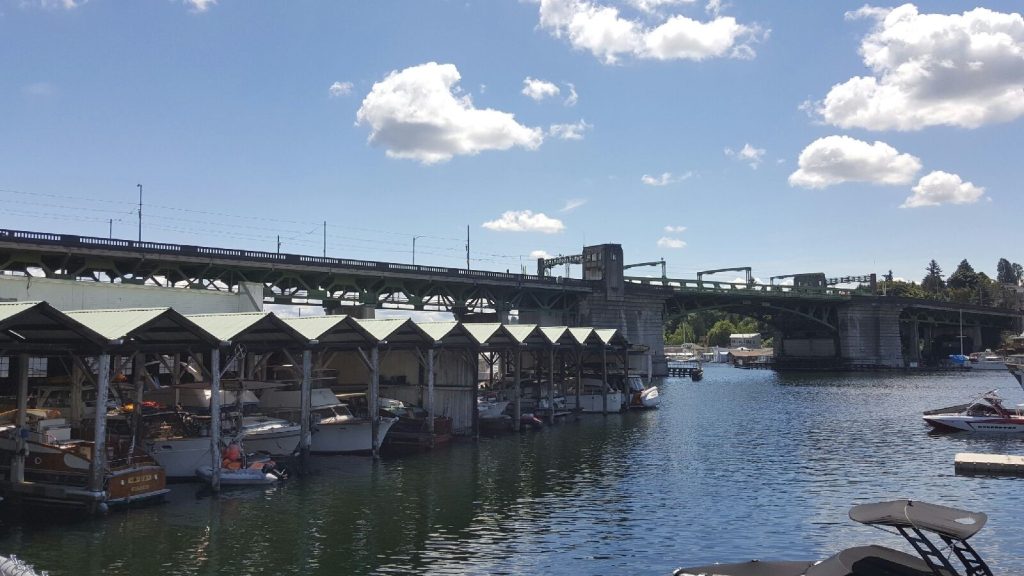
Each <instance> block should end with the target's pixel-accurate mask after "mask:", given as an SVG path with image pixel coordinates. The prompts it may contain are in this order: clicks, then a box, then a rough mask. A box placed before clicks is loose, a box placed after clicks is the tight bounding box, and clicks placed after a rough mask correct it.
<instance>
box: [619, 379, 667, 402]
mask: <svg viewBox="0 0 1024 576" xmlns="http://www.w3.org/2000/svg"><path fill="white" fill-rule="evenodd" d="M626 390H627V393H628V394H629V407H630V408H657V407H658V404H660V403H661V397H660V396H659V395H658V388H657V387H656V386H644V381H643V379H642V378H640V377H639V376H627V377H626Z"/></svg>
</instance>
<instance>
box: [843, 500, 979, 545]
mask: <svg viewBox="0 0 1024 576" xmlns="http://www.w3.org/2000/svg"><path fill="white" fill-rule="evenodd" d="M850 519H851V520H853V521H855V522H860V523H861V524H867V525H868V526H876V525H877V526H893V527H913V528H919V529H923V530H930V531H932V532H935V533H937V534H939V535H941V536H949V537H951V538H956V539H958V540H967V539H968V538H970V537H971V536H974V535H975V534H977V533H978V531H979V530H981V529H982V527H984V526H985V522H986V521H987V520H988V516H986V515H985V514H984V513H982V512H968V511H967V510H960V509H958V508H950V507H948V506H939V505H938V504H928V503H925V502H913V501H910V500H893V501H891V502H878V503H875V504H861V505H859V506H854V507H853V508H851V509H850Z"/></svg>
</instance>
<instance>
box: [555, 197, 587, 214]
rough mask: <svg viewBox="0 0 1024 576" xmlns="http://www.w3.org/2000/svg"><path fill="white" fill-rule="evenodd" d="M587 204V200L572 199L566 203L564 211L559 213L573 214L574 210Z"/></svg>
mask: <svg viewBox="0 0 1024 576" xmlns="http://www.w3.org/2000/svg"><path fill="white" fill-rule="evenodd" d="M586 203H587V199H586V198H570V199H569V200H566V201H565V206H562V209H561V210H559V212H572V211H573V210H575V209H577V208H579V207H580V206H583V205H584V204H586Z"/></svg>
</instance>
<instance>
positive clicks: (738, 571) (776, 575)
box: [672, 560, 814, 576]
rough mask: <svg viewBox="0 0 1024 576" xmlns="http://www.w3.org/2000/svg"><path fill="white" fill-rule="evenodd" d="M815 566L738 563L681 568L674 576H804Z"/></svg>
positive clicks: (802, 563)
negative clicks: (808, 569)
mask: <svg viewBox="0 0 1024 576" xmlns="http://www.w3.org/2000/svg"><path fill="white" fill-rule="evenodd" d="M812 565H814V562H812V561H809V560H806V561H805V560H800V561H796V562H761V561H760V560H751V561H749V562H737V563H735V564H710V565H708V566H695V567H693V568H680V569H678V570H676V571H675V572H673V573H672V574H673V576H804V574H805V573H806V572H807V568H808V567H810V566H812Z"/></svg>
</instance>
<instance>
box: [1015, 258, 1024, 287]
mask: <svg viewBox="0 0 1024 576" xmlns="http://www.w3.org/2000/svg"><path fill="white" fill-rule="evenodd" d="M1013 276H1014V277H1015V278H1016V279H1017V284H1018V285H1019V284H1020V281H1021V280H1024V266H1021V265H1020V264H1017V263H1016V262H1014V263H1013Z"/></svg>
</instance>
